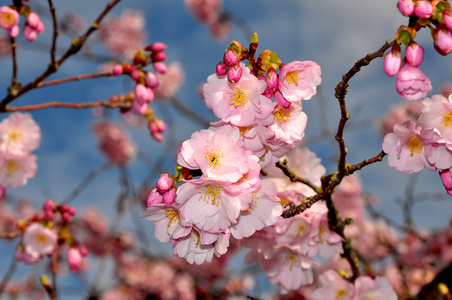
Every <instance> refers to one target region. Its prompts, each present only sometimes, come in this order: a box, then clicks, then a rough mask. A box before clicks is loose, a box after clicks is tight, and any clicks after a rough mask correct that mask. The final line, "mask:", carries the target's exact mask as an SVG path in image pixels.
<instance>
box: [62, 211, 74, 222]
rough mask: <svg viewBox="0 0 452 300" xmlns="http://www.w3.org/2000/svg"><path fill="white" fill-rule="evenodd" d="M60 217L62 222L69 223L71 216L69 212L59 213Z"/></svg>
mask: <svg viewBox="0 0 452 300" xmlns="http://www.w3.org/2000/svg"><path fill="white" fill-rule="evenodd" d="M61 217H62V218H63V222H65V223H69V222H71V221H72V216H71V215H70V214H69V213H63V214H61Z"/></svg>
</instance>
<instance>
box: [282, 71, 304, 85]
mask: <svg viewBox="0 0 452 300" xmlns="http://www.w3.org/2000/svg"><path fill="white" fill-rule="evenodd" d="M301 72H302V71H300V70H298V71H290V72H287V74H286V81H287V83H295V85H298V80H300V77H298V73H301Z"/></svg>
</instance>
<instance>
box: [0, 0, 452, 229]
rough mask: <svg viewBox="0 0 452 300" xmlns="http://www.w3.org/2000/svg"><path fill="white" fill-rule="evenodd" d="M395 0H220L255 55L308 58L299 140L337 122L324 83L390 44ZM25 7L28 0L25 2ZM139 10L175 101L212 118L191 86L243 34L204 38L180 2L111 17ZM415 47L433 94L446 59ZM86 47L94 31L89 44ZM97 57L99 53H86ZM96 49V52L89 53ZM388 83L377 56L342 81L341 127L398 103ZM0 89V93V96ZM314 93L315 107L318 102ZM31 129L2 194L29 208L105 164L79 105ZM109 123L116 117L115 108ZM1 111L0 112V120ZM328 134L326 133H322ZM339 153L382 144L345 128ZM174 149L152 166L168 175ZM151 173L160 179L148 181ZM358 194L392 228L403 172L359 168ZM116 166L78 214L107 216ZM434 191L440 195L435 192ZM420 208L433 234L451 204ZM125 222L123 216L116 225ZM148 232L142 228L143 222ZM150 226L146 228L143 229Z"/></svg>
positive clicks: (45, 95) (398, 20)
mask: <svg viewBox="0 0 452 300" xmlns="http://www.w3.org/2000/svg"><path fill="white" fill-rule="evenodd" d="M55 2H57V3H55V5H56V9H57V13H60V14H63V13H64V12H65V11H66V10H73V11H75V12H76V13H80V14H82V15H83V16H84V18H85V21H86V25H88V24H89V23H90V21H91V20H94V18H95V17H96V15H97V13H98V12H100V11H101V9H102V8H103V7H104V6H105V4H106V3H107V1H104V0H97V1H88V0H77V1H76V5H75V4H74V3H75V1H69V0H58V1H55ZM396 2H397V1H395V0H380V1H371V0H341V1H337V0H323V1H321V0H319V1H297V0H284V1H274V0H246V1H243V0H225V3H224V8H225V10H226V11H227V12H230V13H232V14H234V15H235V16H237V17H239V18H241V19H243V20H246V22H247V24H248V26H249V27H250V28H251V29H252V30H253V31H255V32H257V33H258V34H259V39H260V45H259V48H258V52H261V51H263V50H265V49H270V50H271V51H274V52H278V54H279V57H280V59H281V60H282V61H283V62H286V63H287V62H290V61H293V60H313V61H316V62H317V63H318V64H319V65H320V66H321V68H322V84H321V86H320V88H319V96H316V97H313V98H312V99H311V100H310V101H307V102H305V103H304V104H303V110H304V111H305V112H306V113H307V114H308V118H309V120H308V125H307V129H306V136H307V137H308V136H310V135H314V134H316V133H318V132H319V131H320V130H321V128H322V126H324V125H325V124H327V125H328V126H330V127H332V128H333V129H334V130H336V129H335V128H336V127H337V123H338V120H339V116H340V115H339V106H338V104H337V100H336V99H335V98H334V87H335V85H336V84H337V83H338V82H339V80H340V78H341V77H342V74H343V73H345V72H347V71H348V70H349V69H350V68H351V67H352V65H353V63H354V62H355V61H356V60H357V59H359V58H361V57H363V56H365V55H366V54H367V53H369V52H374V51H376V50H377V49H378V48H379V47H380V46H382V45H383V44H384V42H385V41H386V40H387V39H389V38H393V37H394V33H395V31H396V30H397V28H398V27H399V26H400V25H402V24H403V25H405V24H407V18H405V17H403V16H401V15H400V13H399V12H398V10H397V8H396ZM29 4H30V5H31V7H32V8H33V7H34V5H35V4H42V3H40V2H38V1H34V0H31V1H30V2H29ZM126 8H127V9H140V10H143V11H144V14H145V18H146V26H147V31H148V41H149V43H150V42H154V41H161V42H164V43H166V44H167V45H168V48H167V50H166V53H167V55H168V62H171V61H179V62H181V64H182V66H183V67H184V69H185V73H186V80H185V85H184V86H183V87H182V89H181V90H180V92H179V94H178V98H179V99H180V101H181V102H183V103H184V104H186V105H187V106H189V107H191V108H193V109H194V110H195V111H197V112H198V113H199V114H201V115H203V116H204V117H205V118H207V119H210V120H212V121H215V118H214V116H213V115H212V114H211V113H210V111H209V110H208V109H207V108H206V107H205V105H204V104H203V101H202V100H201V99H200V98H199V97H198V87H199V85H200V84H202V83H203V82H205V81H206V79H207V77H208V76H209V75H210V74H212V73H214V71H215V65H216V63H217V62H219V61H220V60H221V59H222V55H223V52H224V50H225V49H226V47H227V46H228V45H229V43H230V41H231V40H238V41H240V42H241V43H242V44H243V45H247V44H248V43H249V37H246V36H244V34H243V32H242V31H241V30H239V29H238V28H237V27H234V29H233V31H232V33H231V35H230V36H229V38H227V39H226V40H225V41H222V42H219V41H214V40H213V39H212V38H211V37H210V35H209V32H208V29H207V27H205V26H203V25H201V24H199V23H197V22H196V21H195V20H194V19H193V18H192V17H191V16H190V15H189V13H188V12H187V11H186V10H185V9H184V5H183V3H182V1H176V0H154V1H143V0H124V1H123V2H121V4H119V5H118V6H117V7H116V8H115V9H114V10H113V13H114V14H117V15H118V14H120V13H121V11H122V10H123V9H126ZM44 22H45V25H46V32H45V33H44V34H43V35H42V36H39V37H38V40H37V41H39V42H40V43H45V44H46V43H49V41H50V37H51V36H50V23H49V21H48V20H44ZM416 40H417V42H418V43H419V44H421V45H422V46H423V47H424V48H425V55H426V56H425V60H424V63H423V65H422V66H421V68H422V70H423V71H424V73H425V74H426V75H427V76H428V77H429V78H430V80H431V82H432V85H433V91H432V92H431V93H430V95H433V94H435V93H437V92H438V90H439V87H440V85H441V84H442V83H443V82H445V81H452V78H451V76H452V74H451V72H450V70H451V69H452V68H451V67H452V61H451V59H450V57H442V56H440V55H439V54H437V53H436V52H435V51H434V49H433V43H432V39H431V36H430V33H429V32H428V31H425V30H424V32H421V33H420V34H419V35H418V37H417V38H416ZM68 42H69V39H67V38H61V40H60V44H59V45H60V46H61V47H63V48H64V49H65V48H66V47H67V43H68ZM89 43H90V44H91V45H96V44H97V41H96V35H93V36H92V37H91V39H90V40H89ZM33 46H34V45H33V43H28V42H27V41H25V40H24V39H23V38H21V39H19V78H20V80H21V81H22V82H27V81H28V80H30V79H32V78H34V77H35V76H36V75H37V74H39V73H40V72H41V71H42V70H43V68H45V66H46V64H47V61H48V54H47V53H45V52H42V51H36V50H30V49H28V48H29V47H30V48H33ZM95 49H96V50H100V51H101V50H102V48H100V47H98V46H95ZM100 53H101V52H100ZM96 67H97V66H96V64H94V63H92V62H86V61H84V60H83V59H73V60H71V61H68V62H67V63H65V64H64V66H63V67H62V68H61V70H60V72H59V73H58V74H57V75H54V76H52V78H60V77H66V76H71V75H75V74H80V73H82V74H83V73H89V72H94V71H96ZM0 70H1V71H2V72H1V73H0V91H5V88H6V87H7V85H8V84H9V81H10V74H11V73H10V71H9V70H10V60H9V58H0ZM394 82H395V78H389V77H388V76H386V75H385V74H384V72H383V70H382V59H376V60H375V61H373V62H372V63H371V65H370V66H368V67H365V68H364V69H363V70H362V71H361V72H360V73H358V75H357V76H356V77H354V78H353V79H352V80H351V81H350V88H349V93H348V95H347V98H346V101H347V105H348V107H349V108H350V109H351V111H354V110H358V112H356V113H352V115H351V119H350V121H349V123H350V124H353V122H355V121H360V120H370V119H372V120H373V119H375V118H377V117H379V116H382V115H383V114H384V113H385V112H386V111H387V110H388V108H389V107H390V105H391V104H398V103H400V102H402V101H405V100H403V99H402V98H401V97H400V96H399V95H398V94H397V93H396V91H395V84H394ZM127 88H130V85H127V84H123V81H121V80H118V79H114V80H104V79H99V80H92V81H86V82H78V83H71V84H68V85H61V86H57V87H54V88H45V89H41V90H37V91H32V92H30V93H28V94H26V95H25V96H24V97H22V98H20V99H18V100H17V101H15V102H14V103H13V104H14V105H24V104H27V103H33V104H35V103H41V102H47V101H68V102H79V101H80V102H81V101H95V100H98V99H107V98H108V97H109V96H110V95H111V94H112V93H113V92H117V93H123V92H126V91H128V89H127ZM2 93H3V94H1V95H0V97H3V95H4V92H2ZM320 96H321V97H323V101H320V100H319V97H320ZM156 107H157V112H160V113H161V114H162V117H163V119H164V120H166V121H167V122H169V123H171V124H173V127H172V128H171V131H169V132H168V133H167V135H166V138H167V139H170V137H169V136H168V135H172V136H174V140H175V141H176V142H177V143H180V142H182V141H183V140H185V139H187V138H188V137H189V136H190V135H191V134H192V132H193V131H196V130H200V129H202V128H201V127H200V126H199V125H197V124H193V123H192V122H190V121H189V120H187V119H186V118H185V117H184V116H181V115H180V114H178V113H177V112H175V111H174V110H173V109H171V108H170V107H168V105H167V104H165V103H163V102H160V103H156ZM319 108H320V109H324V110H325V111H326V113H327V116H328V118H327V119H320V118H319V117H318V116H319V114H318V109H319ZM32 115H33V117H34V119H35V120H36V121H37V122H38V124H39V125H40V126H41V130H42V143H41V146H40V148H39V149H38V150H37V151H36V152H35V154H36V155H38V173H37V175H36V177H35V178H34V179H32V180H30V181H29V183H28V185H27V186H26V187H24V188H21V189H17V190H12V191H11V192H10V193H11V194H13V195H16V196H22V195H23V196H27V197H29V198H30V199H32V200H33V201H34V202H35V203H36V204H38V205H39V204H40V203H42V202H43V201H44V200H45V199H46V198H47V197H52V198H54V199H55V200H56V201H59V200H60V201H61V200H62V199H64V198H65V197H66V196H67V195H68V194H69V193H70V191H71V190H72V189H74V188H75V187H76V186H77V185H78V184H79V183H80V182H81V181H82V180H83V178H84V177H85V176H86V175H87V174H88V173H89V172H90V171H92V170H93V169H94V168H96V167H98V166H100V165H102V164H103V163H104V162H105V160H104V158H103V157H102V155H101V154H100V153H98V151H97V150H96V149H97V148H96V147H97V141H96V139H95V137H94V135H93V134H92V132H91V129H90V127H91V121H92V119H93V118H92V115H91V111H90V110H69V109H46V110H42V111H36V112H33V113H32ZM113 115H114V119H119V117H118V115H117V114H116V113H114V114H113ZM4 117H5V116H4V115H2V116H0V119H2V118H4ZM131 133H132V136H133V138H134V141H135V143H136V144H137V145H138V147H139V149H140V151H143V152H144V153H146V154H147V155H148V156H149V157H150V158H151V159H157V158H159V159H160V158H161V157H162V152H163V156H165V155H166V150H165V149H164V147H163V145H160V144H158V143H157V142H155V141H153V140H152V139H151V138H150V136H149V133H148V132H147V129H145V128H142V129H134V128H131ZM332 138H333V137H332ZM345 139H346V143H347V147H348V149H349V155H348V159H349V162H351V163H357V162H360V161H362V160H363V159H365V158H369V157H372V156H375V155H377V154H378V153H379V152H380V151H381V142H382V137H381V136H380V134H379V133H378V132H377V131H376V130H375V129H373V128H372V127H368V128H362V129H359V130H350V131H347V133H346V135H345ZM309 147H310V149H312V150H314V151H315V152H317V154H318V155H319V156H320V157H321V158H322V160H323V162H324V164H325V166H326V168H327V170H328V171H329V172H331V171H334V170H335V158H334V155H335V154H336V153H337V151H338V150H337V149H338V147H337V144H336V143H335V142H334V140H333V142H332V143H330V142H321V143H316V144H313V145H310V146H309ZM173 158H174V153H172V154H169V158H168V160H166V161H165V162H164V163H163V164H161V165H162V167H163V168H164V169H167V170H169V171H172V166H173V162H174V161H173ZM149 172H150V171H149V169H148V167H147V166H146V165H145V164H144V163H143V162H142V161H140V160H137V161H136V162H135V163H134V164H132V165H130V174H132V177H133V178H134V179H135V180H136V182H137V183H139V182H141V180H142V179H143V178H145V176H147V175H148V174H149ZM154 175H155V177H154V178H156V177H157V176H158V175H159V174H154ZM360 176H361V178H362V179H363V185H364V189H366V190H368V191H370V192H372V193H375V194H377V195H378V196H379V197H380V206H379V209H380V210H381V211H383V212H385V213H386V214H387V215H388V216H390V217H392V218H394V219H396V220H399V221H401V220H402V219H401V209H400V207H399V206H398V205H397V204H396V201H395V200H396V199H397V197H401V196H403V194H404V191H405V187H406V182H407V181H408V178H409V175H406V174H402V173H400V172H398V171H396V170H393V169H391V168H390V167H388V166H387V162H386V160H384V161H383V162H381V163H378V164H375V165H372V166H370V167H366V168H365V169H363V170H362V171H361V172H360ZM118 180H119V179H118V171H117V170H114V169H113V170H110V171H108V172H105V173H103V174H102V175H101V176H99V177H98V178H96V180H95V181H94V182H93V183H92V184H91V185H90V186H88V188H87V189H86V190H85V191H84V192H83V193H82V194H81V195H80V196H79V197H78V198H77V199H76V200H75V201H74V203H73V204H74V205H75V206H76V207H77V208H82V207H84V206H86V205H88V204H90V205H96V206H98V207H102V210H103V211H104V212H105V213H106V214H112V213H113V211H114V209H115V206H114V203H115V201H116V195H117V193H118V191H119V184H118ZM414 189H415V190H414V192H415V193H418V192H443V187H442V185H441V183H440V180H439V176H438V175H437V173H436V172H429V171H423V172H421V174H420V175H419V179H418V180H417V184H416V185H415V187H414ZM444 194H445V193H444ZM444 200H445V201H438V202H423V203H422V204H419V205H416V206H415V208H414V220H415V223H416V224H417V225H419V226H427V227H430V228H436V227H440V226H445V225H447V224H449V220H450V214H449V213H448V212H449V211H450V209H451V208H452V204H451V203H452V202H451V201H450V199H448V198H447V197H445V198H444ZM127 223H130V220H128V221H126V224H127ZM148 228H150V227H148ZM149 230H150V231H153V230H151V229H149Z"/></svg>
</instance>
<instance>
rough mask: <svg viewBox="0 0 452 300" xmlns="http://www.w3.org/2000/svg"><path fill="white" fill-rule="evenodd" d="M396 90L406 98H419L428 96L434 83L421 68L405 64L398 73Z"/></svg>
mask: <svg viewBox="0 0 452 300" xmlns="http://www.w3.org/2000/svg"><path fill="white" fill-rule="evenodd" d="M396 90H397V93H399V95H400V96H402V97H403V98H405V99H406V100H418V99H421V98H424V97H426V96H427V94H428V92H429V91H431V90H432V84H431V83H430V80H429V79H428V78H427V76H425V74H424V73H423V72H422V71H421V69H419V68H418V67H413V66H412V65H410V64H405V65H404V66H403V67H402V68H401V69H400V71H399V74H397V78H396Z"/></svg>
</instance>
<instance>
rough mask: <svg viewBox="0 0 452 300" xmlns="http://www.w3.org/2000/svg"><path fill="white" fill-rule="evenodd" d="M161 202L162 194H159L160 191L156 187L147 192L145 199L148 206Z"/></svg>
mask: <svg viewBox="0 0 452 300" xmlns="http://www.w3.org/2000/svg"><path fill="white" fill-rule="evenodd" d="M162 202H163V197H162V195H160V193H159V192H158V191H157V189H156V188H155V189H153V190H152V191H151V192H150V193H149V195H148V197H147V199H146V205H147V206H148V207H149V206H151V205H154V204H160V203H162Z"/></svg>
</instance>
